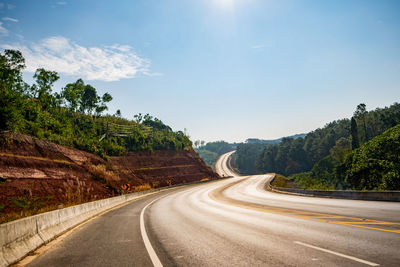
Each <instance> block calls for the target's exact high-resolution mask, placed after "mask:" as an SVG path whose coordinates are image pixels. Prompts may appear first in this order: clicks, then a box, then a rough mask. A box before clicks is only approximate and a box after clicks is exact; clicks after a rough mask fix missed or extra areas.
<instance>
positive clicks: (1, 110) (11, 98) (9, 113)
mask: <svg viewBox="0 0 400 267" xmlns="http://www.w3.org/2000/svg"><path fill="white" fill-rule="evenodd" d="M24 67H25V60H24V58H23V57H22V54H21V52H19V51H16V50H5V51H4V54H0V129H4V130H5V129H8V130H15V128H16V127H17V125H18V123H17V122H18V121H19V120H21V119H22V110H21V109H22V107H23V103H22V96H21V92H22V91H23V88H25V86H24V85H25V83H24V82H23V80H22V69H23V68H24Z"/></svg>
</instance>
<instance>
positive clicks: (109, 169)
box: [0, 133, 217, 222]
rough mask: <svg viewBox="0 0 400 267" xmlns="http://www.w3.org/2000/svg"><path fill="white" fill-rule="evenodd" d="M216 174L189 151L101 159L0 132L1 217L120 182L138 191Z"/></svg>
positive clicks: (95, 195)
mask: <svg viewBox="0 0 400 267" xmlns="http://www.w3.org/2000/svg"><path fill="white" fill-rule="evenodd" d="M216 177H217V174H215V173H214V172H213V171H212V170H211V169H210V168H209V167H208V166H207V165H205V163H204V162H203V161H202V160H201V159H200V158H199V157H198V156H197V154H196V153H195V152H194V151H193V150H190V151H183V150H182V151H154V152H129V153H126V154H125V155H123V156H120V157H110V158H108V159H107V160H104V159H102V158H100V157H98V156H96V155H93V154H90V153H87V152H84V151H80V150H77V149H73V148H69V147H65V146H60V145H56V144H54V143H50V142H46V141H43V140H39V139H36V138H32V137H30V136H26V135H20V134H15V133H7V134H2V135H1V136H0V212H1V213H2V214H1V215H2V216H1V217H2V221H3V222H4V221H5V220H11V219H13V218H17V217H23V216H26V215H31V214H34V213H38V212H43V211H46V210H51V209H54V208H57V207H62V206H68V205H73V204H78V203H83V202H87V201H92V200H96V199H101V198H107V197H111V196H114V195H119V194H121V191H122V186H123V185H124V184H126V183H129V184H131V185H132V188H133V190H135V189H136V190H139V189H140V188H141V189H145V188H150V187H160V186H166V185H168V184H178V183H185V182H192V181H199V180H202V179H207V178H216ZM10 216H11V217H10Z"/></svg>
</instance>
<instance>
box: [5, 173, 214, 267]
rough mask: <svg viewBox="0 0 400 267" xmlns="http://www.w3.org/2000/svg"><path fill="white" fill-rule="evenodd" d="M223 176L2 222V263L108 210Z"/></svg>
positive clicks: (8, 261) (13, 260)
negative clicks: (154, 194)
mask: <svg viewBox="0 0 400 267" xmlns="http://www.w3.org/2000/svg"><path fill="white" fill-rule="evenodd" d="M216 180H222V179H218V178H217V179H210V180H207V181H199V182H192V183H186V184H179V185H173V186H169V187H163V188H157V189H151V190H147V191H142V192H136V193H130V194H126V195H122V196H117V197H112V198H107V199H102V200H97V201H92V202H88V203H84V204H80V205H76V206H71V207H68V208H64V209H59V210H54V211H49V212H45V213H41V214H38V215H34V216H30V217H26V218H22V219H19V220H16V221H12V222H9V223H5V224H1V225H0V247H1V250H0V267H5V266H9V265H11V264H14V263H16V262H18V261H20V260H21V259H23V258H24V257H25V256H26V255H28V254H29V253H30V252H32V251H34V250H35V249H37V248H38V247H40V246H42V245H44V244H46V243H48V242H50V241H51V240H53V239H54V238H56V237H58V236H60V235H61V234H63V233H65V232H66V231H68V230H69V229H71V228H73V227H75V226H77V225H79V224H81V223H82V222H84V221H86V220H89V219H90V218H92V217H94V216H96V215H97V214H100V213H102V212H104V211H106V210H109V209H111V208H113V207H116V206H118V205H120V204H124V203H127V202H130V201H133V200H135V199H136V198H139V197H140V196H144V195H150V194H153V193H156V192H159V191H165V190H168V189H171V188H175V187H180V186H183V185H190V184H200V183H205V182H211V181H216Z"/></svg>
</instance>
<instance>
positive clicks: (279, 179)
mask: <svg viewBox="0 0 400 267" xmlns="http://www.w3.org/2000/svg"><path fill="white" fill-rule="evenodd" d="M271 185H272V186H276V187H282V188H296V184H295V183H294V182H293V181H292V180H290V179H289V178H287V177H285V176H283V175H280V174H276V176H275V179H274V181H273V182H272V183H271Z"/></svg>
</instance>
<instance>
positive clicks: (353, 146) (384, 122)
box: [235, 103, 400, 189]
mask: <svg viewBox="0 0 400 267" xmlns="http://www.w3.org/2000/svg"><path fill="white" fill-rule="evenodd" d="M399 123H400V104H398V103H394V104H393V105H391V106H390V107H385V108H377V109H376V110H373V111H369V112H368V111H367V110H366V106H365V105H364V104H360V105H358V106H357V108H356V111H355V112H354V116H353V117H352V118H351V120H350V119H342V120H337V121H333V122H331V123H328V124H327V125H325V127H323V128H320V129H317V130H315V131H312V132H310V133H308V134H307V135H306V136H305V137H304V138H297V139H293V138H283V139H282V141H281V142H280V143H279V144H273V145H263V144H243V145H240V146H238V149H237V153H236V154H237V155H236V157H237V160H236V161H235V164H236V166H235V167H237V168H238V169H239V170H240V171H241V172H242V173H251V174H253V173H266V172H275V173H280V174H283V175H293V174H296V175H294V176H293V179H294V180H296V179H297V181H298V182H299V183H300V184H301V183H302V182H303V184H305V183H304V181H305V180H307V181H311V180H312V181H311V184H313V183H314V184H315V185H316V187H318V186H320V187H328V188H360V187H359V186H358V185H356V184H355V183H353V182H351V181H350V180H353V181H354V180H357V179H361V178H360V177H361V176H363V175H364V174H363V172H362V171H356V170H358V169H357V168H358V167H359V169H363V168H364V169H365V168H366V167H365V166H364V167H362V166H361V165H362V164H364V165H365V164H367V165H368V164H369V163H366V162H371V160H372V159H370V160H368V155H366V154H365V153H364V152H363V151H364V150H365V149H366V147H367V146H368V145H369V147H371V142H372V144H375V143H376V142H377V141H375V142H374V140H380V141H379V143H381V144H383V143H384V141H382V140H386V141H387V142H388V144H386V145H385V146H384V147H385V149H386V151H383V152H382V154H383V155H387V156H389V155H391V154H393V155H398V152H396V151H394V149H395V148H394V146H395V145H394V143H393V144H392V145H390V142H392V141H390V140H392V139H393V138H392V139H388V138H385V136H381V135H382V134H383V133H384V132H385V131H386V130H388V129H391V128H392V127H395V126H396V125H398V124H399ZM396 129H397V128H395V129H394V130H392V131H396ZM392 135H394V133H392ZM376 138H378V139H376ZM379 138H380V139H379ZM393 140H394V139H393ZM391 147H392V148H391ZM392 150H393V151H392ZM356 151H358V152H356ZM360 151H361V152H360ZM360 153H361V155H363V157H364V158H363V160H361V159H360V158H359V157H357V155H359V154H360ZM396 153H397V154H396ZM351 158H353V159H354V161H356V162H357V164H360V166H358V165H357V164H356V165H354V164H355V163H354V162H353V165H352V164H350V163H349V162H350V161H351ZM392 159H393V157H392ZM392 159H389V161H388V162H387V164H388V166H392V168H391V169H393V170H395V169H396V168H397V167H393V166H398V165H396V164H397V163H396V162H397V161H399V158H398V156H397V158H396V159H394V161H393V160H392ZM380 160H381V161H382V160H385V159H384V158H381V159H380ZM361 162H364V163H362V164H361ZM254 163H255V164H254ZM346 164H347V165H346ZM357 166H358V167H357ZM391 169H390V168H389V169H387V168H386V172H388V173H390V170H391ZM369 171H371V169H369ZM381 171H382V168H380V169H379V168H378V169H376V170H375V175H377V173H379V174H381V175H383V174H382V173H380V172H381ZM305 172H306V173H305ZM397 172H398V171H397ZM299 173H302V174H299ZM355 173H358V174H355ZM392 175H395V176H396V175H397V176H399V174H395V173H392ZM378 176H379V175H378ZM397 179H400V177H397ZM305 187H308V188H309V187H310V186H309V185H308V186H305ZM362 188H365V189H371V188H370V187H368V186H367V185H365V186H364V187H362ZM379 188H384V186H383V187H382V186H375V187H373V188H372V189H379ZM388 189H393V188H388Z"/></svg>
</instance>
